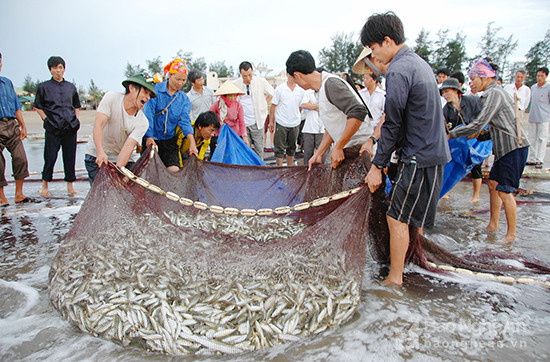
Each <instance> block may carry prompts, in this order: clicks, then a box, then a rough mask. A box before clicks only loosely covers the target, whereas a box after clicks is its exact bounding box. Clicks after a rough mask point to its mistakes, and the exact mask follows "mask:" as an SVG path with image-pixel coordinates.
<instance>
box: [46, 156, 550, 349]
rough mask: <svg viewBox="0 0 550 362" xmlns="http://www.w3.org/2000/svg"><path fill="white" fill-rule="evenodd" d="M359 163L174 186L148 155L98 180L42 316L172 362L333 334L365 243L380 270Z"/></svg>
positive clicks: (195, 177) (363, 166)
mask: <svg viewBox="0 0 550 362" xmlns="http://www.w3.org/2000/svg"><path fill="white" fill-rule="evenodd" d="M357 154H358V150H357V149H354V150H353V149H352V150H349V151H348V152H347V154H346V161H345V162H344V163H343V164H342V166H340V167H338V168H337V169H335V170H333V169H332V168H330V166H318V167H315V168H314V169H313V170H312V171H311V172H308V171H307V168H306V167H292V168H286V167H263V166H255V167H250V166H234V165H225V164H217V163H209V162H201V161H199V160H197V159H196V158H190V159H189V160H188V161H187V162H186V163H185V165H184V168H183V169H182V170H181V171H180V172H178V173H176V174H172V173H169V172H168V171H166V169H165V167H164V166H163V165H162V162H161V161H160V160H159V159H158V156H157V155H156V153H151V150H148V151H146V153H145V154H144V155H143V157H142V158H141V159H140V161H138V163H137V164H136V166H135V168H134V171H135V174H136V175H139V176H140V177H142V178H143V179H141V178H140V179H133V175H132V174H126V176H125V175H123V174H121V173H120V172H119V171H118V170H117V169H116V168H114V167H113V166H111V165H109V166H108V167H104V168H102V171H101V172H100V174H99V175H98V178H97V179H96V181H95V182H94V184H93V188H92V190H91V192H90V193H89V194H88V197H87V199H86V200H85V202H84V204H83V205H82V208H81V211H80V212H79V214H78V216H77V217H76V219H75V221H74V224H73V228H72V229H71V231H70V232H69V233H68V235H67V236H66V238H65V241H64V243H63V245H62V246H61V248H60V250H59V253H58V255H57V256H56V258H55V260H54V262H53V265H52V268H51V271H50V298H51V300H52V303H53V305H54V306H55V308H56V309H57V310H58V311H59V312H60V313H61V314H62V315H63V316H64V317H65V318H67V319H69V320H70V321H71V322H72V323H73V324H75V325H76V326H78V327H79V328H80V329H81V330H83V331H86V332H88V333H90V334H93V335H95V336H100V337H102V338H105V339H108V340H112V341H115V342H118V343H121V344H122V345H125V346H126V345H136V346H142V347H144V348H146V349H149V350H153V351H161V352H166V353H170V354H188V353H217V352H221V353H239V352H242V351H249V350H255V349H258V348H263V347H269V346H273V345H276V344H279V343H284V342H287V341H293V340H297V339H300V338H303V337H306V336H309V335H314V334H316V333H321V332H323V331H325V330H326V329H328V328H331V327H334V326H338V325H341V324H342V323H345V322H346V321H348V320H349V319H350V318H351V316H352V315H353V313H354V312H355V310H356V308H357V305H358V304H359V301H360V287H361V280H362V276H363V272H364V265H365V257H366V249H367V242H369V246H370V251H371V254H372V255H373V256H375V257H376V258H377V259H379V260H387V257H388V253H387V247H388V238H387V235H388V233H387V225H386V224H385V215H384V210H385V209H384V207H385V206H384V205H385V203H386V202H387V198H386V196H385V194H384V193H383V191H382V190H379V191H377V192H376V193H375V194H373V195H371V194H370V192H369V191H368V189H367V188H362V189H357V188H358V187H360V186H362V183H363V178H364V175H365V174H366V172H367V169H368V168H369V166H370V162H369V160H368V159H367V158H366V156H363V157H357V156H356V155H357ZM145 180H147V181H145ZM348 190H353V191H348ZM152 191H153V192H152ZM413 238H414V240H413ZM423 247H424V249H426V250H427V251H428V252H429V254H428V255H429V256H430V258H431V260H433V261H437V262H442V263H445V262H447V263H451V265H457V266H460V267H465V266H467V265H469V266H472V267H476V268H477V269H475V270H482V271H489V270H492V271H495V270H500V271H508V270H509V268H507V267H505V266H503V267H502V268H500V269H499V267H498V266H496V267H495V266H493V264H494V263H493V260H489V259H486V260H485V263H483V262H479V263H476V262H473V261H467V260H463V259H460V258H458V257H455V256H453V255H452V254H449V253H446V252H445V251H444V250H442V249H437V248H434V245H433V244H432V243H430V242H429V241H428V240H427V239H425V238H421V237H418V234H413V237H412V238H411V247H410V252H409V254H410V255H409V260H411V261H413V262H415V263H417V264H419V265H422V266H424V267H426V268H428V269H430V270H434V269H433V267H430V265H429V264H427V260H426V257H425V256H424V253H423ZM530 266H531V265H530ZM525 270H526V271H528V270H531V271H535V272H537V271H538V272H545V271H544V270H541V269H537V266H536V265H534V266H533V268H532V269H527V268H526V269H525ZM524 272H525V271H524ZM546 272H548V271H547V270H546Z"/></svg>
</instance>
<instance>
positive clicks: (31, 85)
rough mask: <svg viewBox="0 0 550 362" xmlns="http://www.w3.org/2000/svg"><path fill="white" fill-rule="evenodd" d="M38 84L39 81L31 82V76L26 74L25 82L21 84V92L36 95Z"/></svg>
mask: <svg viewBox="0 0 550 362" xmlns="http://www.w3.org/2000/svg"><path fill="white" fill-rule="evenodd" d="M39 84H40V81H39V80H37V81H36V82H33V80H32V78H31V76H30V75H29V74H27V76H26V77H25V82H24V83H23V90H24V91H25V92H27V93H28V94H29V95H31V94H36V89H37V88H38V85H39Z"/></svg>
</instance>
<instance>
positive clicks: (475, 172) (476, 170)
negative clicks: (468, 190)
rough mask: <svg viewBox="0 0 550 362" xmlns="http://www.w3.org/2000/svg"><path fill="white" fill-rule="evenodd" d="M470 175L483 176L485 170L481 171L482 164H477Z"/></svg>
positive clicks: (474, 177) (475, 177)
mask: <svg viewBox="0 0 550 362" xmlns="http://www.w3.org/2000/svg"><path fill="white" fill-rule="evenodd" d="M470 176H472V178H473V179H479V178H483V172H482V171H481V165H475V166H474V167H473V168H472V170H471V171H470Z"/></svg>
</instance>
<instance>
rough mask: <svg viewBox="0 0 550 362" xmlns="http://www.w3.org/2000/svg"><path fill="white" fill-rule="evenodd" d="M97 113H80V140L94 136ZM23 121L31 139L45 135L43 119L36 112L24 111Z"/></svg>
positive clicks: (89, 111) (87, 111)
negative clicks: (93, 130)
mask: <svg viewBox="0 0 550 362" xmlns="http://www.w3.org/2000/svg"><path fill="white" fill-rule="evenodd" d="M96 113H97V112H96V111H91V110H85V111H80V112H79V116H78V119H79V120H80V129H79V130H78V138H79V139H81V138H88V137H90V136H91V135H92V129H93V126H94V121H95V115H96ZM23 119H24V120H25V125H26V126H27V135H28V136H29V137H33V136H34V137H39V136H40V135H42V136H43V135H44V127H43V125H42V123H43V122H42V119H40V116H39V115H38V113H37V112H35V111H23Z"/></svg>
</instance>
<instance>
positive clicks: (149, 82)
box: [122, 74, 157, 98]
mask: <svg viewBox="0 0 550 362" xmlns="http://www.w3.org/2000/svg"><path fill="white" fill-rule="evenodd" d="M130 83H135V84H138V85H140V86H142V87H144V88H145V89H147V90H149V91H150V92H151V98H155V97H156V96H157V92H155V84H154V83H153V78H145V76H144V75H143V74H134V75H133V76H131V77H130V78H128V79H126V80H125V81H123V82H122V85H123V86H124V88H127V87H128V85H129V84H130Z"/></svg>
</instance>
